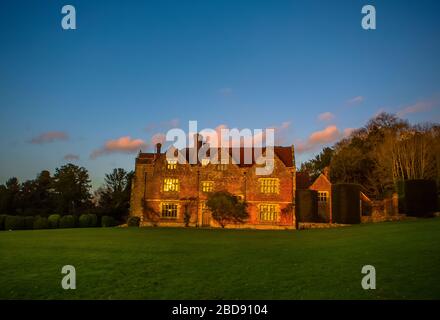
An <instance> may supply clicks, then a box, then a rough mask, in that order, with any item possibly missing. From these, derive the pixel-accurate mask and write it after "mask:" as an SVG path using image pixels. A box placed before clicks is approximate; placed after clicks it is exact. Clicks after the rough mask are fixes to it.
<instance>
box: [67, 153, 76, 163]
mask: <svg viewBox="0 0 440 320" xmlns="http://www.w3.org/2000/svg"><path fill="white" fill-rule="evenodd" d="M64 160H66V161H76V160H79V155H76V154H72V153H68V154H66V155H65V156H64Z"/></svg>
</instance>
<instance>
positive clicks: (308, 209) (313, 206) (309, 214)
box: [296, 190, 319, 222]
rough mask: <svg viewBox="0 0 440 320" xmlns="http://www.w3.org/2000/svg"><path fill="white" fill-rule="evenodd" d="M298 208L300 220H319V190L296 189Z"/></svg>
mask: <svg viewBox="0 0 440 320" xmlns="http://www.w3.org/2000/svg"><path fill="white" fill-rule="evenodd" d="M296 210H297V219H298V222H317V221H318V219H319V217H318V192H317V191H315V190H296Z"/></svg>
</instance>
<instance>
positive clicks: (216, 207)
mask: <svg viewBox="0 0 440 320" xmlns="http://www.w3.org/2000/svg"><path fill="white" fill-rule="evenodd" d="M206 205H207V206H208V208H209V210H211V216H212V218H213V219H214V220H215V221H217V222H218V223H219V224H220V226H221V227H222V228H224V227H225V226H226V224H228V223H243V222H244V221H245V220H246V219H247V218H248V217H249V214H248V212H247V209H246V208H247V204H246V202H244V201H242V200H240V199H239V198H238V197H236V196H234V195H233V194H231V193H229V192H226V191H218V192H213V193H211V194H209V196H208V201H206Z"/></svg>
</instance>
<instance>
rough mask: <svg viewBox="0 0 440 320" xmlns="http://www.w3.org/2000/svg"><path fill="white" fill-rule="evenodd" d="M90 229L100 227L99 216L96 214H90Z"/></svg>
mask: <svg viewBox="0 0 440 320" xmlns="http://www.w3.org/2000/svg"><path fill="white" fill-rule="evenodd" d="M89 217H90V227H97V226H98V216H97V215H96V214H90V213H89Z"/></svg>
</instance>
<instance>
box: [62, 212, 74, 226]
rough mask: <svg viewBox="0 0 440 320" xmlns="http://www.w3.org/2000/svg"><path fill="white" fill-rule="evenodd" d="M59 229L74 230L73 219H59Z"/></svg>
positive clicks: (71, 217) (68, 216) (63, 217)
mask: <svg viewBox="0 0 440 320" xmlns="http://www.w3.org/2000/svg"><path fill="white" fill-rule="evenodd" d="M60 228H75V217H74V216H72V215H66V216H62V217H61V219H60Z"/></svg>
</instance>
